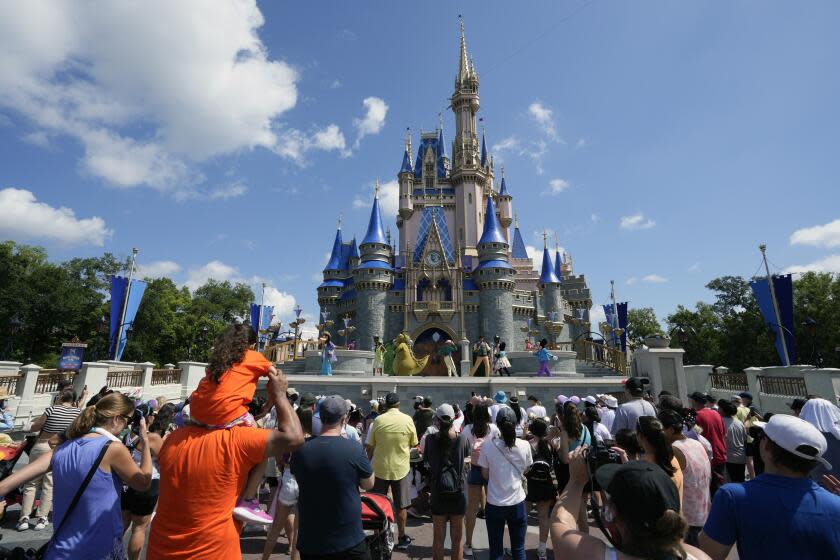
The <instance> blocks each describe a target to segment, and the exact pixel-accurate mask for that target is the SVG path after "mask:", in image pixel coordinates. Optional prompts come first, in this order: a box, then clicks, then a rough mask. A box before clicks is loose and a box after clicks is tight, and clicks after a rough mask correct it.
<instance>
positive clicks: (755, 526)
mask: <svg viewBox="0 0 840 560" xmlns="http://www.w3.org/2000/svg"><path fill="white" fill-rule="evenodd" d="M703 532H704V533H705V534H706V535H708V536H709V537H710V538H712V539H714V540H715V541H717V542H719V543H721V544H724V545H731V544H733V543H736V542H737V543H738V558H739V559H740V560H752V559H755V560H767V559H769V558H819V559H820V560H829V559H831V558H834V559H840V496H835V495H834V494H831V493H830V492H828V491H826V490H825V489H823V488H821V487H820V486H818V485H817V484H815V483H814V482H813V481H812V480H810V479H807V478H791V477H787V476H778V475H772V474H767V473H765V474H761V475H759V476H758V477H756V478H755V480H751V481H749V482H745V483H742V484H726V485H724V486H723V487H721V488H720V490H718V492H717V494H715V498H714V500H713V501H712V510H711V512H710V513H709V518H708V519H707V520H706V526H705V527H703Z"/></svg>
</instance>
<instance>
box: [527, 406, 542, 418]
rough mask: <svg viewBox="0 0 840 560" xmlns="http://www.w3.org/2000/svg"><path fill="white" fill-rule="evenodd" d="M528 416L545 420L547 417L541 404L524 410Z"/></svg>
mask: <svg viewBox="0 0 840 560" xmlns="http://www.w3.org/2000/svg"><path fill="white" fill-rule="evenodd" d="M525 412H526V413H527V414H528V416H531V415H532V414H533V415H534V418H545V417H546V416H548V413H547V412H546V411H545V407H544V406H543V405H541V404H535V405H534V406H532V407H531V408H528V409H527V410H525Z"/></svg>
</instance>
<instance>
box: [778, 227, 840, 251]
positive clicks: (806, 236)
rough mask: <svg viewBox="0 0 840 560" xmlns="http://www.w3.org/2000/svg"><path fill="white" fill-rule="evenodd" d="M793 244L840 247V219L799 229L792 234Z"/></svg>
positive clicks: (791, 242)
mask: <svg viewBox="0 0 840 560" xmlns="http://www.w3.org/2000/svg"><path fill="white" fill-rule="evenodd" d="M790 244H791V245H813V246H815V247H826V248H829V249H831V248H834V247H840V220H834V221H833V222H829V223H827V224H823V225H821V226H813V227H808V228H802V229H798V230H796V231H795V232H793V234H792V235H791V236H790Z"/></svg>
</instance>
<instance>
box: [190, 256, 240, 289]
mask: <svg viewBox="0 0 840 560" xmlns="http://www.w3.org/2000/svg"><path fill="white" fill-rule="evenodd" d="M208 280H217V281H219V282H225V281H229V282H244V281H245V280H244V278H242V276H241V275H240V274H239V270H237V269H236V268H235V267H232V266H230V265H227V264H225V263H223V262H222V261H210V262H208V263H207V264H205V265H204V266H200V267H199V268H191V269H189V270H188V271H187V281H186V282H184V285H185V286H186V287H187V288H189V289H190V290H195V289H196V288H198V287H200V286H203V285H204V284H206V283H207V281H208Z"/></svg>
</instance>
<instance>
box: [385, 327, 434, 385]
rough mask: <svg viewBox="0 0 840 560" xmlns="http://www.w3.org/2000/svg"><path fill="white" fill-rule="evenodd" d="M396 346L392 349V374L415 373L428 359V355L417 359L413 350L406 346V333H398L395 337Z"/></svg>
mask: <svg viewBox="0 0 840 560" xmlns="http://www.w3.org/2000/svg"><path fill="white" fill-rule="evenodd" d="M396 343H397V347H396V348H395V350H394V365H393V369H394V375H417V374H418V373H420V372H421V371H422V370H423V368H424V367H426V362H428V361H429V357H428V356H424V357H423V358H422V359H420V360H418V359H417V358H415V357H414V352H412V351H411V348H409V347H408V335H406V334H405V333H402V334H400V335H399V336H398V337H397V339H396Z"/></svg>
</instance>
